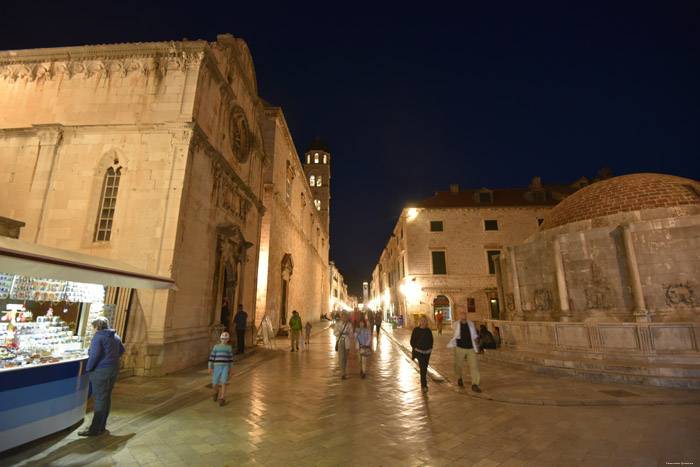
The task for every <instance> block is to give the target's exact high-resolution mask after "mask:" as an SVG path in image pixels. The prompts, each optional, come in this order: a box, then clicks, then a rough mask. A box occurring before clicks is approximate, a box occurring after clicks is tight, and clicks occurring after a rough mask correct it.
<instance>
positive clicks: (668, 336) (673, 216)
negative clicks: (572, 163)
mask: <svg viewBox="0 0 700 467" xmlns="http://www.w3.org/2000/svg"><path fill="white" fill-rule="evenodd" d="M544 217H545V220H544V222H543V223H542V226H541V227H540V229H539V231H538V232H536V233H534V234H533V235H531V236H530V237H529V238H527V239H526V240H525V241H521V242H514V243H509V244H508V245H509V246H508V247H507V248H506V249H504V251H503V253H502V254H501V255H500V256H499V258H498V259H497V261H496V271H497V275H498V288H499V296H500V297H501V300H502V301H505V303H506V307H505V310H504V313H502V314H501V320H500V321H494V322H493V323H492V324H493V325H494V326H496V325H498V326H500V328H501V331H502V334H503V338H504V343H505V345H506V346H507V347H509V348H512V349H521V350H526V351H529V352H543V353H547V354H552V353H555V354H557V355H560V356H567V355H568V356H582V355H586V356H588V357H591V358H598V359H599V360H600V359H602V360H606V361H610V360H625V361H635V362H637V363H638V364H639V365H638V368H637V369H638V370H639V371H638V372H637V373H635V378H637V379H636V380H635V381H642V382H645V381H647V382H648V381H651V380H650V372H656V373H659V372H660V370H658V368H655V367H653V366H652V367H650V366H649V364H660V363H661V362H665V363H666V364H694V365H695V367H696V368H695V370H692V368H690V367H687V366H685V367H677V368H673V369H668V368H667V370H668V371H666V373H665V375H666V376H669V377H674V376H677V377H678V379H677V380H673V379H672V378H671V379H670V380H669V379H667V380H666V381H661V380H660V379H657V380H654V381H652V384H670V385H681V386H682V385H687V384H688V381H687V380H686V379H684V378H687V377H688V375H689V373H687V372H688V371H691V370H692V371H695V372H696V374H700V373H698V372H700V365H697V361H698V360H697V359H698V342H700V298H699V297H700V183H698V182H697V181H695V180H690V179H687V178H682V177H676V176H672V175H660V174H633V175H624V176H621V177H615V178H611V179H608V180H602V181H599V182H597V183H594V184H592V185H590V186H588V187H585V188H583V189H581V190H580V191H578V192H577V193H575V194H573V195H572V196H571V197H569V198H567V199H565V200H564V201H562V202H561V203H560V204H559V205H557V206H556V207H555V208H554V209H552V210H551V211H550V212H548V213H546V214H545V216H544ZM629 366H630V365H627V366H625V368H628V367H629ZM671 366H672V365H671ZM642 368H643V369H644V371H642ZM619 371H622V370H619ZM625 371H627V370H625ZM630 371H631V370H630ZM659 376H660V375H659V374H657V375H656V377H659ZM691 379H692V378H691ZM695 381H696V382H697V381H700V380H698V379H697V376H695ZM697 386H700V383H699V384H697Z"/></svg>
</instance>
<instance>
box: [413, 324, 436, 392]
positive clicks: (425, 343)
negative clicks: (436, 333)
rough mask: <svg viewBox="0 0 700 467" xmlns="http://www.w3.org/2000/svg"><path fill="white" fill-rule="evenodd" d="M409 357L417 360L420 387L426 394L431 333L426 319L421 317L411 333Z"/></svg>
mask: <svg viewBox="0 0 700 467" xmlns="http://www.w3.org/2000/svg"><path fill="white" fill-rule="evenodd" d="M411 348H412V349H413V351H412V352H411V355H412V356H413V357H414V358H417V359H418V367H419V368H420V387H421V389H422V391H423V392H428V362H430V353H431V352H432V351H433V331H432V330H431V329H430V328H429V327H428V318H426V317H425V316H421V317H420V320H419V322H418V326H417V327H416V328H414V329H413V332H412V333H411Z"/></svg>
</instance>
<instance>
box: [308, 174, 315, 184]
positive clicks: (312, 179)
mask: <svg viewBox="0 0 700 467" xmlns="http://www.w3.org/2000/svg"><path fill="white" fill-rule="evenodd" d="M309 185H310V186H316V176H315V175H312V176H310V177H309Z"/></svg>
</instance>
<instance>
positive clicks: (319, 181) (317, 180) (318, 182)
mask: <svg viewBox="0 0 700 467" xmlns="http://www.w3.org/2000/svg"><path fill="white" fill-rule="evenodd" d="M316 186H322V184H321V176H320V175H319V176H318V178H317V179H316Z"/></svg>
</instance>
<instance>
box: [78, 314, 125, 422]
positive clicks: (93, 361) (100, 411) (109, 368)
mask: <svg viewBox="0 0 700 467" xmlns="http://www.w3.org/2000/svg"><path fill="white" fill-rule="evenodd" d="M108 328H109V320H108V319H107V318H105V317H104V316H100V317H98V318H97V319H95V321H93V322H92V333H93V336H92V341H91V342H90V350H89V351H88V361H87V364H86V365H85V370H86V371H88V372H89V373H90V382H91V383H92V396H93V398H94V400H95V408H94V410H93V415H92V424H91V425H90V428H88V429H87V430H83V431H81V432H79V433H78V435H79V436H97V435H101V434H102V433H104V432H105V429H106V427H107V417H109V409H110V407H111V405H112V389H114V383H116V382H117V376H118V375H119V358H120V357H121V356H122V354H123V353H124V344H122V341H121V339H120V338H119V336H117V331H115V330H114V329H108Z"/></svg>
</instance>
